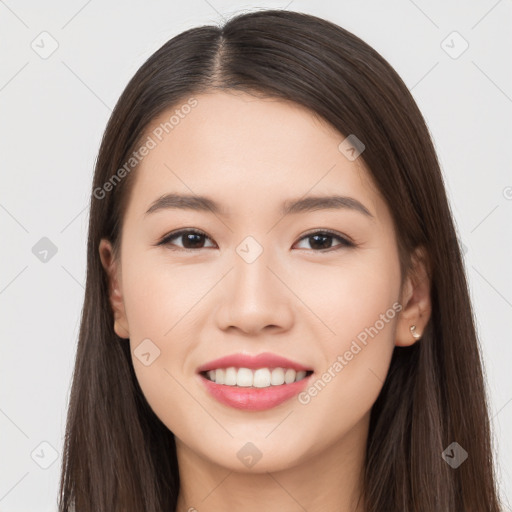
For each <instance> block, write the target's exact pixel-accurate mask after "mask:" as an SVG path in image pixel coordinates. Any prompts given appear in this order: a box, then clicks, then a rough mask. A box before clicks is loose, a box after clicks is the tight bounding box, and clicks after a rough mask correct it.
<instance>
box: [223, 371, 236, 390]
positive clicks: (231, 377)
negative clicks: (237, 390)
mask: <svg viewBox="0 0 512 512" xmlns="http://www.w3.org/2000/svg"><path fill="white" fill-rule="evenodd" d="M236 375H237V371H236V368H233V367H232V366H231V367H230V368H226V375H225V377H224V384H227V385H228V386H236Z"/></svg>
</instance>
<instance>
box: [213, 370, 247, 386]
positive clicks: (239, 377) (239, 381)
mask: <svg viewBox="0 0 512 512" xmlns="http://www.w3.org/2000/svg"><path fill="white" fill-rule="evenodd" d="M217 371H218V370H217ZM215 382H217V380H215ZM217 384H221V383H220V382H217ZM222 384H224V383H223V382H222ZM236 385H237V386H241V387H244V388H248V387H250V386H252V370H249V368H239V369H238V373H237V374H236Z"/></svg>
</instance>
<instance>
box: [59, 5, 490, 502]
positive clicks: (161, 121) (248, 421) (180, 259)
mask: <svg viewBox="0 0 512 512" xmlns="http://www.w3.org/2000/svg"><path fill="white" fill-rule="evenodd" d="M87 269H88V270H87V284H86V296H85V304H84V309H83V317H82V324H81V329H80V338H79V345H78V352H77V358H76V367H75V374H74V377H73V385H72V390H71V397H70V405H69V413H68V420H67V433H66V440H65V453H64V455H63V472H62V479H61V495H60V510H61V511H68V510H73V509H76V510H77V511H80V512H86V511H89V510H91V511H92V510H94V511H98V510H105V511H107V510H108V511H114V510H120V511H121V510H122V511H142V510H147V511H164V510H165V511H168V510H173V511H174V510H176V511H180V512H181V511H187V510H188V511H193V510H198V511H202V510H207V511H214V512H215V511H218V510H239V509H242V508H243V510H245V511H251V510H256V509H257V510H280V511H282V510H287V511H288V510H290V511H292V510H293V511H295V510H308V511H309V512H314V511H319V510H322V511H323V510H333V511H334V510H336V511H342V512H349V511H350V512H363V511H364V512H376V511H385V512H392V511H393V512H395V511H396V512H398V511H400V512H403V511H411V512H412V511H421V512H434V511H436V512H438V511H439V510H443V511H457V512H458V511H463V510H464V511H467V510H472V511H473V510H474V511H479V512H480V511H488V512H497V511H498V510H499V503H498V496H497V489H496V482H495V476H494V473H493V460H492V459H493V458H492V451H491V443H490V427H489V416H488V406H487V402H486V394H485V387H484V380H483V375H482V367H481V360H480V354H479V351H478V344H477V337H476V333H475V326H474V323H473V316H472V309H471V304H470V300H469V294H468V287H467V282H466V278H465V274H464V267H463V263H462V260H461V253H460V249H459V245H458V241H457V236H456V232H455V229H454V224H453V220H452V216H451V212H450V209H449V205H448V201H447V197H446V193H445V190H444V185H443V181H442V175H441V172H440V168H439V163H438V160H437V157H436V154H435V150H434V147H433V145H432V141H431V138H430V135H429V132H428V129H427V127H426V125H425V122H424V120H423V118H422V115H421V113H420V112H419V110H418V108H417V106H416V104H415V102H414V100H413V98H412V96H411V94H410V93H409V91H408V89H407V88H406V86H405V85H404V83H403V82H402V80H401V79H400V78H399V77H398V75H397V74H396V72H395V71H394V70H393V69H392V68H391V66H390V65H389V64H388V63H387V62H386V61H385V60H384V59H383V58H382V57H381V56H380V55H379V54H378V53H377V52H376V51H375V50H373V49H372V48H371V47H369V46H368V45H367V44H366V43H364V42H363V41H362V40H360V39H359V38H357V37H356V36H354V35H352V34H350V33H349V32H347V31H346V30H344V29H342V28H340V27H338V26H336V25H334V24H333V23H330V22H328V21H325V20H322V19H320V18H317V17H314V16H310V15H306V14H302V13H297V12H288V11H279V10H267V11H259V12H253V13H248V14H243V15H239V16H237V17H235V18H233V19H231V20H229V21H228V22H227V23H226V24H225V25H224V26H223V27H221V28H218V27H214V26H204V27H199V28H195V29H191V30H187V31H186V32H184V33H182V34H179V35H178V36H176V37H174V38H173V39H171V40H170V41H169V42H167V43H166V44H165V45H164V46H162V48H160V49H159V50H158V51H157V52H156V53H155V54H154V55H152V56H151V57H150V58H149V59H148V61H147V62H146V63H145V64H144V65H143V66H142V67H141V68H140V69H139V71H138V72H137V73H136V74H135V76H134V77H133V79H132V80H131V81H130V83H129V84H128V86H127V87H126V89H125V91H124V92H123V94H122V96H121V98H120V99H119V101H118V104H117V105H116V108H115V110H114V112H113V114H112V117H111V119H110V121H109V123H108V126H107V128H106V131H105V134H104V137H103V141H102V145H101V148H100V153H99V157H98V160H97V164H96V170H95V176H94V183H93V190H92V197H91V212H90V225H89V241H88V260H87ZM468 418H470V419H471V420H470V421H469V420H468ZM73 506H74V508H73Z"/></svg>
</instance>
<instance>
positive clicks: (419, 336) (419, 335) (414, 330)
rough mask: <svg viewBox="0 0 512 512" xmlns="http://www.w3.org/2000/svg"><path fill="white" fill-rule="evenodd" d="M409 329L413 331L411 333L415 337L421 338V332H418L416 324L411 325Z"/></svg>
mask: <svg viewBox="0 0 512 512" xmlns="http://www.w3.org/2000/svg"><path fill="white" fill-rule="evenodd" d="M409 330H410V331H411V334H412V336H413V338H414V339H416V340H417V339H418V338H421V334H420V333H419V332H416V326H415V325H411V327H409Z"/></svg>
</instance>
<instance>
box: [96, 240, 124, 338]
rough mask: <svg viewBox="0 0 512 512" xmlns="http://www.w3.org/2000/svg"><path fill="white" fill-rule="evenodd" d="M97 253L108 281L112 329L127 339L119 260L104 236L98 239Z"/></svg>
mask: <svg viewBox="0 0 512 512" xmlns="http://www.w3.org/2000/svg"><path fill="white" fill-rule="evenodd" d="M99 253H100V258H101V264H102V265H103V268H104V269H105V271H106V273H107V279H108V282H109V300H110V305H111V306H112V311H113V313H114V331H115V333H116V334H117V335H118V336H119V337H120V338H125V339H128V338H129V337H130V332H129V329H128V321H127V319H126V312H125V309H124V301H123V292H122V288H121V268H120V267H119V262H118V261H117V260H116V259H115V258H114V252H113V249H112V244H111V243H110V241H109V240H107V239H106V238H102V239H101V241H100V244H99Z"/></svg>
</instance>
